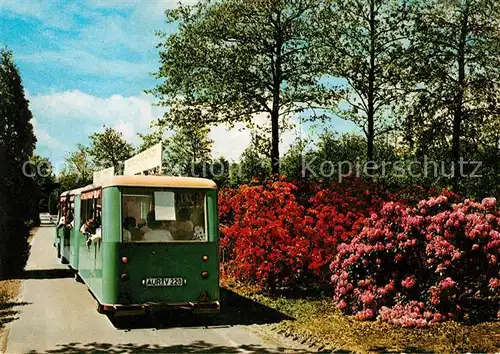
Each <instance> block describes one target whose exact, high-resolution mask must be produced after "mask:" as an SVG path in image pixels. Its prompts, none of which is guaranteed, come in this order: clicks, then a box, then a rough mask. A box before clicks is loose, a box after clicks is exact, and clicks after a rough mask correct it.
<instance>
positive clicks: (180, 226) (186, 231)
mask: <svg viewBox="0 0 500 354" xmlns="http://www.w3.org/2000/svg"><path fill="white" fill-rule="evenodd" d="M190 218H191V213H190V212H189V209H188V208H181V209H180V210H179V212H178V213H177V221H175V222H173V223H172V225H171V227H170V230H171V231H172V234H173V236H174V239H175V240H191V239H192V238H193V230H194V226H193V223H192V222H191V220H190Z"/></svg>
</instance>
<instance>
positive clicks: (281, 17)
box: [153, 0, 335, 172]
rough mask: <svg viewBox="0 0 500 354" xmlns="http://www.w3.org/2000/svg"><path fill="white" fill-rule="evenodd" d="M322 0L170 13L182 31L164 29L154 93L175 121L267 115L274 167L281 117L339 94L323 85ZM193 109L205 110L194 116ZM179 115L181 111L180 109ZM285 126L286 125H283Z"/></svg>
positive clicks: (206, 6)
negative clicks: (317, 30)
mask: <svg viewBox="0 0 500 354" xmlns="http://www.w3.org/2000/svg"><path fill="white" fill-rule="evenodd" d="M320 3H321V2H320V1H319V0H298V1H296V0H293V1H292V0H283V1H274V0H258V1H244V0H223V1H217V2H210V1H201V2H199V3H197V4H196V5H193V6H180V7H179V8H177V9H174V10H169V11H167V22H169V23H174V22H176V23H178V24H179V30H178V32H177V33H175V34H171V35H168V34H167V33H165V32H160V33H159V36H160V37H161V38H162V40H163V42H162V43H161V44H160V46H159V48H160V58H161V66H160V70H159V72H158V73H157V75H156V76H157V78H159V79H164V82H163V83H162V84H160V85H159V86H158V87H156V89H154V90H153V92H154V93H155V94H156V95H157V97H158V98H159V99H160V104H161V105H163V106H168V107H170V109H171V111H170V112H169V113H168V114H167V115H166V119H168V120H169V121H170V123H172V124H175V125H178V126H182V127H186V126H189V125H190V124H193V123H194V122H198V123H203V124H204V125H210V124H217V123H230V124H232V123H235V122H245V123H251V122H252V118H253V117H254V116H255V115H256V114H264V115H266V116H267V118H268V121H267V126H268V128H269V129H270V131H271V141H272V144H271V151H270V152H269V153H270V155H271V157H272V161H273V164H272V167H273V172H278V171H279V148H278V145H279V136H280V130H281V129H282V128H283V126H284V125H283V123H282V122H283V120H286V119H287V118H289V117H290V115H292V114H294V113H296V112H300V111H303V110H304V109H305V108H307V107H310V106H311V105H313V106H314V105H321V104H325V103H327V102H331V101H332V99H333V98H335V94H334V93H332V92H331V91H330V90H328V89H327V88H325V87H324V86H322V85H321V84H319V79H320V76H321V73H320V72H319V66H318V65H316V62H315V61H314V58H315V56H314V55H313V51H314V48H313V46H312V43H313V42H312V41H311V38H310V35H311V33H312V32H311V31H312V29H313V27H314V23H313V21H311V19H312V14H314V13H315V12H316V11H317V9H318V5H319V4H320ZM189 110H197V111H198V112H199V113H200V114H199V115H197V118H196V120H193V115H192V114H186V112H189ZM175 112H180V114H176V113H175ZM285 125H286V123H285Z"/></svg>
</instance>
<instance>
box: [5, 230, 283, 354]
mask: <svg viewBox="0 0 500 354" xmlns="http://www.w3.org/2000/svg"><path fill="white" fill-rule="evenodd" d="M53 235H54V228H53V227H50V226H45V227H43V226H42V227H40V228H39V229H38V232H37V234H36V236H35V238H34V241H33V245H32V250H31V256H30V259H29V261H28V265H27V272H26V274H27V276H26V277H27V279H26V280H24V282H23V288H22V292H21V294H22V295H21V299H19V301H20V305H19V306H17V307H16V310H18V311H19V312H20V314H19V319H17V320H15V321H14V322H12V323H11V324H10V325H9V331H10V332H9V337H8V343H7V353H28V352H33V353H35V352H36V353H95V352H103V353H178V352H184V353H205V352H211V353H235V352H241V353H274V352H283V351H285V352H288V350H286V349H283V348H279V345H278V344H277V343H274V342H273V343H264V342H263V341H262V340H261V339H260V338H259V337H258V336H256V335H255V334H254V333H252V332H251V331H249V330H248V329H247V328H246V326H244V325H238V321H237V320H236V321H233V322H232V323H233V324H234V323H236V325H232V324H230V325H222V326H210V325H206V324H203V321H201V324H199V323H196V322H199V321H197V320H192V318H191V320H188V322H189V323H187V324H186V323H185V322H186V321H185V320H184V323H182V322H183V321H180V322H179V323H178V324H172V323H171V322H169V323H170V325H168V324H167V325H165V323H163V326H162V325H160V326H158V325H155V324H153V325H149V326H148V325H147V323H150V322H148V321H149V319H146V320H143V319H140V320H138V322H133V321H132V320H131V321H132V322H130V323H131V324H130V325H129V326H128V327H130V328H131V329H130V328H129V329H126V330H123V329H117V328H115V326H114V325H113V323H112V322H111V321H110V320H109V319H108V317H106V316H105V315H102V314H99V313H97V311H96V309H95V308H96V306H95V301H94V299H93V298H92V296H91V295H90V293H89V292H88V291H87V288H86V286H85V285H84V284H80V283H78V282H76V281H75V280H74V279H73V277H72V275H71V273H69V272H68V271H67V268H66V267H65V266H63V265H61V264H59V263H58V260H57V258H56V251H55V249H54V248H53V246H52V243H53ZM243 311H244V310H243ZM229 312H230V315H235V316H237V315H238V314H237V313H236V312H235V311H229ZM171 316H180V315H179V314H177V315H173V314H171ZM171 320H172V318H171V319H169V321H171ZM233 320H234V319H233ZM144 321H145V322H144ZM154 321H156V320H154ZM154 321H153V322H154ZM174 322H176V319H174ZM144 323H146V325H144ZM155 323H156V322H155ZM125 327H127V325H126V326H125ZM155 327H156V328H155Z"/></svg>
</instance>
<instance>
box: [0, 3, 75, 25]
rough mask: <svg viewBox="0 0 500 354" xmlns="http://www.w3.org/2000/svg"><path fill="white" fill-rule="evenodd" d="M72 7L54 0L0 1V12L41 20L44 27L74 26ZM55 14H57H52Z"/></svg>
mask: <svg viewBox="0 0 500 354" xmlns="http://www.w3.org/2000/svg"><path fill="white" fill-rule="evenodd" d="M73 10H74V7H73V6H71V4H64V3H61V2H56V1H37V0H30V1H18V0H2V1H0V12H2V14H6V15H10V16H16V17H19V16H22V17H23V18H32V19H36V20H39V21H41V22H42V23H43V24H44V25H45V26H46V27H51V28H58V29H62V30H68V29H70V28H72V27H74V26H75V24H76V23H75V21H74V17H73V14H72V13H71V12H72V11H73ZM54 14H57V16H54Z"/></svg>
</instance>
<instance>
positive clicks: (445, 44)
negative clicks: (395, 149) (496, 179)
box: [405, 0, 500, 190]
mask: <svg viewBox="0 0 500 354" xmlns="http://www.w3.org/2000/svg"><path fill="white" fill-rule="evenodd" d="M411 15H412V18H411V19H412V26H411V27H410V28H411V29H412V31H411V36H410V42H409V48H408V52H409V56H408V60H409V62H408V63H409V64H410V67H411V74H412V80H413V85H414V86H413V93H412V95H411V104H410V105H407V106H406V107H405V108H406V117H407V118H406V122H405V132H406V138H407V140H408V141H409V143H410V145H412V146H414V147H415V150H416V152H417V154H418V155H420V156H422V155H427V156H430V157H440V158H441V159H443V158H445V159H446V160H447V161H454V162H455V163H456V162H458V160H459V157H463V158H464V159H465V160H467V159H472V160H474V159H483V158H484V159H486V160H491V157H492V156H497V157H498V156H500V151H499V148H498V147H499V141H500V132H499V128H498V121H499V114H500V112H499V111H498V102H500V87H499V85H500V71H499V70H498V68H499V67H500V5H499V3H498V2H496V1H489V0H464V1H458V0H455V1H441V2H436V1H432V0H424V1H419V2H415V3H414V4H413V5H412V8H411ZM492 150H496V152H495V151H492ZM492 152H493V155H491V153H492ZM487 169H488V170H490V171H492V172H491V173H492V174H493V175H494V173H495V172H494V171H496V173H497V175H498V172H500V170H499V169H498V165H497V166H495V165H494V164H493V165H492V164H490V165H489V166H488V167H487ZM457 170H458V169H457ZM488 178H490V177H488ZM469 182H471V181H462V183H463V184H462V185H461V186H457V187H459V188H465V190H467V189H468V187H467V184H468V183H469Z"/></svg>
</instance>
